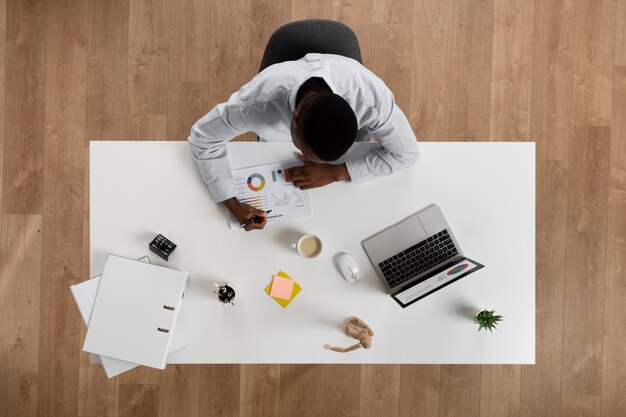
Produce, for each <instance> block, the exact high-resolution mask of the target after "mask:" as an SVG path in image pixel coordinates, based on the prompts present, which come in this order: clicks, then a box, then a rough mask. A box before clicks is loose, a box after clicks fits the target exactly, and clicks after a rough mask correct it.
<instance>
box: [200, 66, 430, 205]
mask: <svg viewBox="0 0 626 417" xmlns="http://www.w3.org/2000/svg"><path fill="white" fill-rule="evenodd" d="M312 77H319V78H322V79H323V80H324V81H325V82H326V84H328V86H329V87H330V89H331V90H332V91H333V93H335V94H338V95H339V96H341V97H343V98H344V99H345V100H346V101H347V102H348V104H349V105H350V107H351V108H352V110H353V111H354V113H355V114H356V120H357V126H358V132H357V137H356V140H357V141H371V140H372V135H373V136H374V137H375V138H376V140H377V141H378V143H379V146H376V147H374V148H373V149H372V150H371V151H369V152H368V153H367V154H366V155H364V156H362V157H360V158H359V159H355V160H352V161H348V162H346V167H347V169H348V173H349V174H350V179H351V181H352V182H355V183H357V182H362V181H366V180H369V179H371V178H374V177H379V176H383V175H388V174H391V173H393V172H396V171H398V170H401V169H404V168H407V167H409V166H411V165H413V164H414V163H415V162H416V161H417V159H418V158H419V149H418V146H417V139H416V138H415V134H414V133H413V131H412V129H411V126H410V124H409V122H408V120H407V119H406V116H405V115H404V113H402V110H400V108H399V107H398V106H397V105H396V104H395V102H394V98H393V94H392V93H391V91H390V90H389V88H388V87H387V86H386V85H385V83H384V82H383V81H382V80H381V79H380V78H378V77H377V76H376V75H374V74H373V73H372V72H371V71H369V70H368V69H367V68H365V67H364V66H363V65H361V64H360V63H358V62H357V61H355V60H353V59H351V58H346V57H343V56H339V55H330V54H307V55H306V56H305V57H303V58H301V59H299V60H297V61H287V62H282V63H278V64H275V65H271V66H269V67H267V68H266V69H265V70H263V71H262V72H260V73H259V74H258V75H257V76H256V77H254V78H253V79H252V80H251V81H250V82H249V83H247V84H246V85H244V86H243V87H241V89H240V90H239V91H237V92H235V93H233V95H231V96H230V98H229V99H228V101H227V102H226V103H221V104H218V105H217V106H215V107H214V108H213V109H212V110H211V111H210V112H209V113H207V114H206V115H205V116H204V117H202V118H201V119H200V120H198V121H197V122H196V123H195V124H194V125H193V127H192V128H191V134H190V135H189V143H190V144H191V149H192V152H193V158H194V160H195V161H196V163H197V164H198V168H199V170H200V174H201V175H202V178H203V180H204V182H205V183H206V184H207V187H208V189H209V193H210V194H211V197H212V198H213V200H214V201H215V202H221V201H224V200H227V199H229V198H231V197H234V196H235V192H234V185H233V178H232V172H231V169H230V164H229V162H228V157H227V150H226V145H225V142H227V141H229V140H231V139H232V138H234V137H235V136H238V135H240V134H242V133H246V132H254V133H256V134H257V135H258V136H259V137H260V138H262V140H264V141H267V142H291V133H290V130H289V126H290V123H291V117H292V113H293V111H294V109H295V107H296V95H297V93H298V89H299V88H300V86H301V85H302V84H303V83H304V82H305V81H307V80H308V79H309V78H312Z"/></svg>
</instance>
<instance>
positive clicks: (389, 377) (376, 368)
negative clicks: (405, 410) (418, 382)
mask: <svg viewBox="0 0 626 417" xmlns="http://www.w3.org/2000/svg"><path fill="white" fill-rule="evenodd" d="M399 411H400V365H362V366H361V416H362V417H366V416H367V417H370V416H371V417H374V416H383V415H384V416H387V417H396V416H398V415H399Z"/></svg>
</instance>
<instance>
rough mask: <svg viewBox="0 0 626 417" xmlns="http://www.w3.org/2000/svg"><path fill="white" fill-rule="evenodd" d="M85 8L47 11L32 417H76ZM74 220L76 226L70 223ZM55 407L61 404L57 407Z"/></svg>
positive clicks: (68, 2) (70, 3) (62, 4)
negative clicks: (36, 392) (35, 388)
mask: <svg viewBox="0 0 626 417" xmlns="http://www.w3.org/2000/svg"><path fill="white" fill-rule="evenodd" d="M87 6H88V3H87V2H84V1H80V0H65V1H55V2H51V3H49V4H48V14H47V22H46V40H47V45H46V97H45V132H44V133H45V136H44V138H45V147H44V148H43V156H44V175H45V184H44V206H43V209H44V220H43V231H44V234H43V255H42V271H45V273H43V274H42V277H41V306H42V308H41V315H40V323H41V325H40V329H41V331H40V341H41V346H45V347H46V348H45V349H41V350H40V355H39V394H40V395H39V397H38V415H41V416H60V415H63V416H68V417H71V416H76V415H77V414H78V383H79V378H78V369H79V352H80V343H81V341H80V339H79V336H80V320H81V319H80V315H79V313H78V309H77V308H76V306H75V303H74V300H73V297H72V296H71V293H70V291H69V290H68V287H69V285H71V284H74V283H77V282H79V281H81V280H82V279H83V278H84V277H83V276H82V259H81V257H80V255H81V254H82V242H83V232H82V219H83V186H84V184H83V181H84V156H85V155H84V143H85V100H86V86H85V84H86V81H85V80H86V77H87V68H86V67H87V25H88V10H87ZM76 219H78V220H76ZM61 399H62V400H61Z"/></svg>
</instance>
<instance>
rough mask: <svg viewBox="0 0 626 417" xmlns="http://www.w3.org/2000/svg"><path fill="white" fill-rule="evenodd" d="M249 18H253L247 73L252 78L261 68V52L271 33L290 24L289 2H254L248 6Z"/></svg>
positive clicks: (263, 0) (276, 0)
mask: <svg viewBox="0 0 626 417" xmlns="http://www.w3.org/2000/svg"><path fill="white" fill-rule="evenodd" d="M250 16H254V24H253V25H251V26H250V53H249V55H248V61H249V62H250V65H249V68H248V71H249V76H250V77H251V78H252V77H254V76H255V75H256V74H257V72H258V70H259V67H260V66H261V59H262V58H263V52H265V47H266V46H267V41H268V40H269V39H270V36H272V33H274V31H275V30H276V29H278V28H279V27H281V26H282V25H285V24H287V23H289V22H291V0H255V1H253V2H251V4H250Z"/></svg>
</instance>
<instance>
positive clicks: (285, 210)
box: [229, 163, 313, 229]
mask: <svg viewBox="0 0 626 417" xmlns="http://www.w3.org/2000/svg"><path fill="white" fill-rule="evenodd" d="M288 168H289V166H286V165H285V164H283V163H277V164H270V165H260V166H254V167H249V168H242V169H237V170H233V180H234V183H235V196H236V197H237V200H239V202H241V203H245V204H249V205H251V206H252V207H255V208H257V209H259V210H263V211H268V210H272V213H271V214H269V215H268V216H267V222H268V223H270V224H271V223H278V222H282V221H287V220H295V219H301V218H306V217H311V216H312V215H313V210H312V207H311V200H310V197H309V192H308V191H306V190H304V191H303V190H300V189H299V188H298V187H296V186H295V185H293V183H292V182H291V179H290V178H289V174H288V171H287V170H288ZM229 219H230V228H231V229H238V228H239V222H238V221H237V219H235V217H233V216H232V214H231V213H229Z"/></svg>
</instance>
